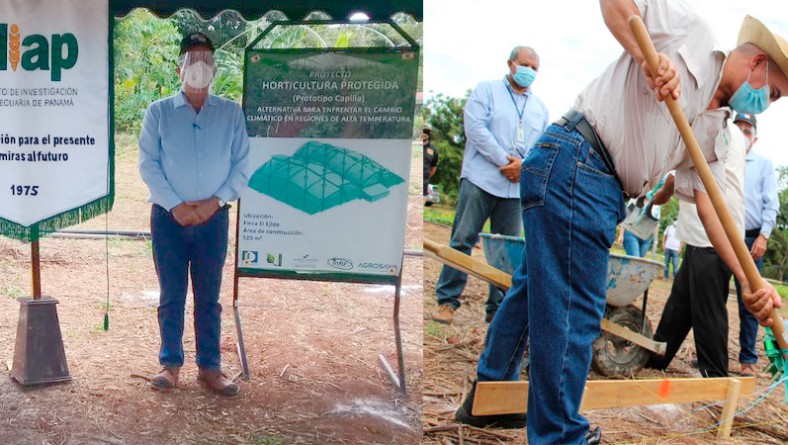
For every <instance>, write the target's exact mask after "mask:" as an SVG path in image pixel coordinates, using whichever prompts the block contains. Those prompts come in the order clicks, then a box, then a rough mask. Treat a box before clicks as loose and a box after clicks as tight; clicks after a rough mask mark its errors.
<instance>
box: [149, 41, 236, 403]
mask: <svg viewBox="0 0 788 445" xmlns="http://www.w3.org/2000/svg"><path fill="white" fill-rule="evenodd" d="M176 73H177V74H178V75H179V77H180V79H181V83H182V86H181V90H180V91H179V92H178V93H177V94H175V95H173V96H170V97H168V98H165V99H161V100H159V101H156V102H154V103H153V104H151V105H150V106H149V107H148V110H147V111H146V112H145V118H144V120H143V123H142V131H141V133H140V140H139V146H140V174H141V176H142V179H143V180H144V181H145V183H146V184H147V185H148V188H149V190H150V197H149V198H148V201H149V202H151V203H152V208H151V235H152V238H153V240H152V241H153V262H154V265H155V267H156V273H157V275H158V278H159V287H160V291H161V293H160V297H159V308H158V319H159V332H160V335H161V349H160V351H159V362H160V364H161V366H162V370H161V372H160V373H159V374H157V375H156V376H155V377H154V378H153V380H152V381H151V386H152V388H153V389H156V390H162V391H165V390H170V389H172V388H174V387H176V386H177V384H178V377H179V371H180V368H181V366H182V365H183V362H184V353H183V323H184V308H185V304H186V292H187V279H188V275H189V274H191V282H192V290H193V293H194V330H195V336H196V345H197V355H196V362H197V366H198V368H199V372H198V376H197V380H198V382H199V383H200V384H201V385H203V386H205V387H206V388H208V389H210V390H211V391H214V392H216V393H218V394H221V395H224V396H235V395H237V394H238V385H237V384H236V383H234V382H233V381H231V380H230V379H228V378H227V377H226V376H225V375H224V374H223V373H222V371H221V360H220V352H219V336H220V333H221V312H222V307H221V305H220V304H219V290H220V287H221V282H222V267H223V266H224V261H225V257H226V255H227V235H228V207H229V206H227V202H228V201H232V200H235V199H237V198H238V195H239V192H240V190H241V188H242V187H244V186H245V185H246V183H247V181H248V173H247V158H248V155H249V139H248V137H247V133H246V125H245V119H244V115H243V111H242V110H241V107H240V106H239V105H238V104H236V103H235V102H231V101H228V100H226V99H222V98H219V97H217V96H214V95H212V94H210V92H209V87H210V84H211V81H212V79H213V76H214V74H215V73H216V68H215V62H214V48H213V44H212V43H211V41H210V40H209V39H208V38H207V37H206V36H205V35H204V34H201V33H195V34H190V35H187V36H186V37H184V39H183V40H182V41H181V51H180V56H179V58H178V67H177V68H176Z"/></svg>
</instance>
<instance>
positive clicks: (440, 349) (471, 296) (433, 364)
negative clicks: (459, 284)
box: [422, 222, 788, 445]
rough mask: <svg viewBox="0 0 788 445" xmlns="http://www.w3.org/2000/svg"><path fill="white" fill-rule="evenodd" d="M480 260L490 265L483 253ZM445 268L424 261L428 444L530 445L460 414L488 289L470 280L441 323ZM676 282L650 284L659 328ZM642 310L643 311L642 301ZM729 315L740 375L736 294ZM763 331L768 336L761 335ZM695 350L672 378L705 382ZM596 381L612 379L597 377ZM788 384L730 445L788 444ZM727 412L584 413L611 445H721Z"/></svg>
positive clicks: (429, 234)
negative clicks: (434, 314)
mask: <svg viewBox="0 0 788 445" xmlns="http://www.w3.org/2000/svg"><path fill="white" fill-rule="evenodd" d="M449 235H450V227H446V226H441V225H436V224H431V223H428V222H425V223H424V237H425V238H428V239H431V240H433V241H436V242H438V243H441V244H448V241H449ZM472 255H473V256H474V257H477V258H478V259H479V260H481V261H484V253H483V252H482V250H481V249H474V251H473V253H472ZM440 268H441V264H440V263H438V262H437V261H434V260H432V259H426V260H425V262H424V393H423V397H424V430H425V435H424V437H423V438H422V444H425V445H449V444H463V443H464V444H502V443H506V444H510V443H511V444H523V443H526V437H525V430H524V429H522V430H505V429H498V428H488V429H485V430H480V429H475V428H469V427H460V425H457V424H456V422H455V421H454V412H455V411H456V409H457V408H458V407H459V405H460V404H461V403H462V401H463V399H464V397H465V393H466V392H467V390H468V386H469V385H468V381H469V379H472V378H475V372H476V368H475V367H476V363H477V361H478V357H479V354H480V353H481V351H482V350H483V348H484V337H485V335H486V333H487V324H486V323H485V322H484V301H485V300H486V298H487V284H486V283H484V282H482V281H481V280H478V279H476V278H473V277H470V278H469V281H468V286H467V287H466V289H465V292H464V293H463V296H462V297H461V301H462V303H463V305H462V306H461V307H460V309H459V311H458V312H457V313H455V319H454V320H455V321H454V323H453V324H452V325H448V326H447V325H441V324H438V323H435V322H433V321H431V320H430V319H429V313H430V311H434V310H435V284H436V282H437V279H438V275H439V273H440ZM671 284H672V281H663V280H661V279H658V280H655V281H653V282H652V284H651V286H650V287H649V299H648V308H647V311H646V312H647V315H648V317H649V319H650V320H651V323H652V325H653V326H654V329H656V325H657V323H658V322H659V318H660V316H661V313H662V309H663V307H664V305H665V301H666V300H667V297H668V294H669V292H670V285H671ZM633 304H634V305H636V306H638V307H640V306H641V305H642V299H641V298H638V300H636V301H635V302H634V303H633ZM728 313H729V316H730V317H729V323H730V330H729V351H730V352H729V364H730V365H729V369H730V370H731V375H732V376H735V375H736V372H737V371H738V369H739V368H738V367H739V365H738V361H737V357H738V331H739V328H738V326H739V325H738V323H739V321H738V313H737V307H736V299H735V297H733V298H731V299H729V300H728ZM762 334H763V331H761V335H762ZM758 350H759V351H758V352H759V355H760V357H761V358H760V361H759V366H765V365H766V359H765V358H764V355H763V345H762V343H759V344H758ZM694 353H695V345H694V339H693V336H692V333H691V332H690V335H689V337H688V338H687V340H686V341H685V342H684V344H683V346H682V349H681V350H680V351H679V353H678V354H677V356H676V358H675V359H674V360H673V362H672V363H671V366H670V367H669V368H668V369H667V371H666V372H665V373H664V375H666V376H668V377H676V378H681V377H700V374H699V373H698V371H697V369H693V368H691V367H690V361H691V360H692V359H693V358H694ZM662 375H663V374H662V373H661V372H658V371H654V370H647V369H644V370H642V371H640V372H639V373H638V374H637V375H636V376H635V378H654V377H661V376H662ZM589 378H590V379H603V378H604V377H602V376H600V375H598V374H595V373H594V372H593V371H592V372H591V373H590V374H589ZM768 384H769V378H768V376H767V375H765V374H764V375H762V376H760V377H759V378H758V379H757V389H756V395H755V396H751V397H746V398H741V399H740V401H739V405H738V410H739V411H742V410H744V409H746V408H747V407H749V406H750V405H752V404H753V403H755V402H756V401H757V400H756V399H758V396H760V395H762V390H763V389H764V388H766V387H767V386H768ZM784 397H785V387H784V386H780V387H778V388H776V389H775V390H774V391H773V392H772V393H771V394H770V395H768V396H767V397H765V400H763V401H758V403H757V404H755V406H754V407H753V408H752V409H750V410H749V411H747V412H746V413H742V414H740V415H738V416H737V417H736V420H735V423H734V427H733V434H732V437H731V438H730V439H728V440H726V441H724V442H722V443H727V444H784V443H788V407H787V406H786V405H785V404H784V403H783V401H784ZM719 413H720V409H719V407H717V406H714V405H711V406H709V404H702V403H694V404H673V405H652V406H639V407H629V408H618V409H607V410H593V411H588V412H585V413H583V414H584V415H586V416H587V417H588V419H589V421H590V422H591V424H592V425H600V426H601V427H602V431H603V436H602V441H603V443H616V444H707V443H719V442H718V441H717V438H716V431H711V432H707V431H704V430H706V429H707V428H710V427H712V426H713V425H714V424H715V423H717V422H718V421H719Z"/></svg>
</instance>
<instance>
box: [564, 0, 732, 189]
mask: <svg viewBox="0 0 788 445" xmlns="http://www.w3.org/2000/svg"><path fill="white" fill-rule="evenodd" d="M634 2H635V4H636V5H637V7H638V9H639V10H640V14H641V17H642V18H643V22H644V23H645V25H646V28H647V29H648V32H649V34H650V35H651V38H652V40H653V41H654V45H655V46H656V48H657V51H658V52H661V53H665V54H666V55H667V56H668V57H669V58H670V59H671V60H672V61H673V63H674V65H675V66H676V69H677V71H678V74H679V75H680V76H681V96H680V97H679V103H680V104H681V107H682V108H683V109H684V112H685V114H686V115H687V118H688V120H689V122H690V124H691V126H692V129H693V132H694V133H695V136H696V138H697V139H698V143H699V145H700V147H701V150H702V152H703V155H704V157H705V158H706V160H707V161H708V162H709V167H710V168H711V170H712V173H713V174H714V178H715V180H716V181H717V183H718V184H719V185H720V188H724V187H723V184H724V176H725V175H724V166H723V165H718V164H719V162H717V160H718V159H723V158H724V153H722V152H719V150H720V149H724V147H725V145H720V144H717V143H716V140H717V138H718V136H719V133H720V130H721V129H722V126H723V122H724V120H725V119H726V118H727V116H728V115H729V114H730V108H728V107H723V108H719V109H716V110H710V111H706V108H708V105H709V103H710V102H711V100H712V98H713V96H714V92H715V91H716V89H717V86H718V85H719V82H720V80H721V78H722V67H723V64H724V62H725V58H726V54H725V53H724V52H723V51H721V50H720V49H719V47H718V44H717V42H716V40H715V38H714V35H713V33H712V31H711V28H710V27H709V26H708V24H706V23H705V22H704V21H702V20H701V19H700V18H699V17H698V16H697V15H695V14H694V13H693V12H692V11H691V10H690V8H689V6H688V5H687V4H686V2H685V1H682V0H634ZM575 109H576V110H577V111H579V112H581V113H583V114H584V115H585V116H586V118H587V119H588V121H589V122H590V123H591V125H593V127H594V129H595V130H596V132H597V134H599V137H600V139H601V140H602V143H604V144H605V146H606V147H607V149H608V151H609V152H610V155H611V157H612V158H613V161H614V163H615V166H616V170H617V172H618V176H619V179H620V180H621V184H622V186H623V188H624V191H625V192H627V193H628V194H629V195H630V196H640V195H642V194H643V193H645V191H647V190H649V189H650V188H651V187H653V186H654V185H655V184H656V183H657V181H659V179H661V178H662V177H663V176H665V174H666V173H668V172H669V171H671V170H676V175H675V176H676V182H675V185H676V193H677V195H679V196H680V197H681V198H682V199H689V200H690V201H694V198H693V193H692V190H693V189H695V190H702V191H705V188H704V187H703V184H702V183H701V181H700V176H699V175H698V174H697V172H695V171H694V168H691V166H692V161H691V159H690V157H689V153H688V152H687V149H686V147H685V146H684V143H683V142H682V140H681V138H680V136H679V132H678V128H677V127H676V125H675V124H674V123H673V119H672V118H671V116H670V112H669V111H668V107H667V106H666V105H665V104H664V103H660V102H658V101H657V100H656V98H655V97H654V92H653V91H651V90H650V89H649V87H648V84H647V82H646V78H645V76H644V75H643V73H642V72H641V70H640V66H638V65H637V63H636V62H635V59H634V58H632V56H630V55H629V54H628V53H626V52H624V53H623V54H622V55H621V57H620V58H619V59H618V60H617V61H616V62H614V63H613V64H612V65H610V67H608V69H607V70H606V71H605V72H604V73H602V75H601V76H599V77H598V78H596V79H595V80H593V81H592V82H591V84H589V85H588V86H587V87H586V89H585V90H583V92H582V93H580V95H579V96H578V97H577V100H576V102H575Z"/></svg>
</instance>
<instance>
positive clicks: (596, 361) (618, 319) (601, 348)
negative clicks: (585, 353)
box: [591, 306, 653, 377]
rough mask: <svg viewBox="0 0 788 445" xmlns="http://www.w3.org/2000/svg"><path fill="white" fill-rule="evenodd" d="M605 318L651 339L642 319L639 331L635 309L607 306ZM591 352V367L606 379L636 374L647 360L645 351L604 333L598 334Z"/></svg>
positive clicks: (640, 314)
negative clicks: (642, 325)
mask: <svg viewBox="0 0 788 445" xmlns="http://www.w3.org/2000/svg"><path fill="white" fill-rule="evenodd" d="M605 318H606V319H607V320H608V321H610V322H612V323H615V324H618V325H620V326H623V327H625V328H627V329H629V330H631V331H634V332H638V333H641V334H643V335H644V336H646V337H648V338H652V336H653V332H652V330H651V322H650V321H649V320H648V317H647V318H646V319H645V322H646V324H645V326H644V327H643V329H641V323H642V322H643V312H642V311H641V310H640V309H638V308H636V307H635V306H622V307H614V306H607V307H606V308H605ZM593 351H594V356H593V358H592V360H591V366H592V367H593V369H594V370H595V371H596V372H598V373H600V374H602V375H603V376H606V377H613V376H629V375H632V374H636V373H637V372H638V371H640V370H641V369H643V366H645V365H646V362H647V361H648V359H649V356H650V354H649V352H648V351H647V350H646V349H644V348H641V347H640V346H638V345H636V344H634V343H632V342H630V341H628V340H625V339H623V338H621V337H619V336H617V335H615V334H611V333H610V332H606V331H602V334H601V335H600V336H599V337H597V339H596V340H594V343H593Z"/></svg>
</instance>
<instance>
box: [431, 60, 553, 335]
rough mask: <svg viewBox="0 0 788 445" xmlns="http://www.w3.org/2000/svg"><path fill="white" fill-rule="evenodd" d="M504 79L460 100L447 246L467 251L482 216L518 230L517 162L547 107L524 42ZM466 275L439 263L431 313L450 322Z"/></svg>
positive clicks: (499, 296) (493, 296)
mask: <svg viewBox="0 0 788 445" xmlns="http://www.w3.org/2000/svg"><path fill="white" fill-rule="evenodd" d="M507 64H508V66H509V72H508V74H506V76H505V77H504V78H503V79H500V80H492V81H487V82H482V83H480V84H479V85H478V86H477V87H476V88H475V89H474V90H473V93H471V96H470V97H469V98H468V102H467V103H466V105H465V115H464V119H465V135H466V137H467V142H466V144H465V155H464V157H463V160H462V173H461V175H460V193H459V198H458V200H457V209H456V214H455V216H454V224H453V225H452V228H451V241H450V242H449V246H450V247H452V248H454V249H456V250H458V251H460V252H462V253H464V254H466V255H470V253H471V249H472V248H473V246H474V245H475V244H476V242H477V241H478V240H479V232H481V231H482V227H483V226H484V223H485V221H487V219H488V218H489V219H490V232H491V233H500V234H503V235H509V236H520V233H521V232H522V220H521V216H520V214H521V212H522V209H521V208H520V167H521V165H522V161H523V158H525V155H526V153H528V150H529V148H530V147H531V146H532V145H533V144H534V142H536V140H537V139H538V138H539V136H540V135H541V134H542V132H543V131H544V129H545V128H547V124H548V121H547V107H545V105H544V103H543V102H542V101H541V100H540V99H539V98H538V97H536V96H535V95H534V94H533V93H532V91H531V83H532V82H533V80H534V78H535V77H536V72H537V71H539V56H538V55H537V54H536V52H535V51H534V50H533V49H531V48H529V47H525V46H517V47H515V48H514V49H513V50H512V52H511V54H510V55H509V61H508V62H507ZM467 281H468V275H466V274H465V273H463V272H460V271H458V270H456V269H453V268H451V267H449V266H443V269H442V270H441V274H440V277H439V278H438V284H437V285H436V288H435V293H436V295H437V297H438V311H437V313H433V314H432V319H433V320H435V321H437V322H440V323H451V322H452V321H453V316H454V312H455V311H456V310H457V309H458V308H459V307H460V300H459V296H460V294H462V291H463V290H464V289H465V284H466V283H467ZM501 300H503V292H502V291H501V290H500V289H498V288H496V287H494V286H490V294H489V297H488V299H487V305H486V306H487V307H486V312H487V316H486V320H487V322H489V321H490V320H492V318H493V315H495V312H496V311H497V310H498V305H499V304H500V303H501Z"/></svg>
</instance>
